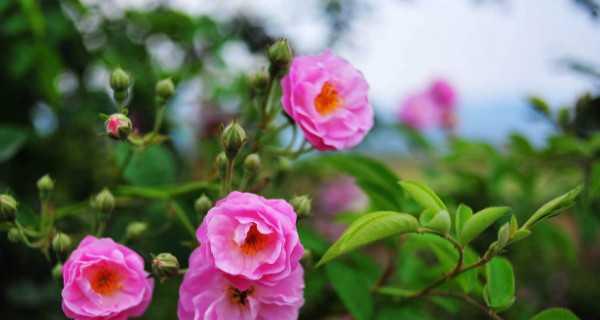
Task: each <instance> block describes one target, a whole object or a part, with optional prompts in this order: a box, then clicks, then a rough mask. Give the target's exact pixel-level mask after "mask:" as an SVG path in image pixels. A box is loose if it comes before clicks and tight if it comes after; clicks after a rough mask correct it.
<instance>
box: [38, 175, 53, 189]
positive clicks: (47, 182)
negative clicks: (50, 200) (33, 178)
mask: <svg viewBox="0 0 600 320" xmlns="http://www.w3.org/2000/svg"><path fill="white" fill-rule="evenodd" d="M37 188H38V190H39V191H40V192H51V191H52V190H54V181H53V180H52V178H50V175H48V174H46V175H44V176H43V177H41V178H40V179H39V180H38V181H37Z"/></svg>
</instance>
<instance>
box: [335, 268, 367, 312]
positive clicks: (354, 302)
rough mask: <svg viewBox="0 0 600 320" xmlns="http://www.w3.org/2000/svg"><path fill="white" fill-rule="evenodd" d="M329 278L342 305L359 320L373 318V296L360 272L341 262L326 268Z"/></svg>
mask: <svg viewBox="0 0 600 320" xmlns="http://www.w3.org/2000/svg"><path fill="white" fill-rule="evenodd" d="M326 272H327V277H329V280H330V281H331V285H332V286H333V289H334V290H335V292H336V294H337V295H338V296H339V297H340V300H342V303H343V304H344V305H345V306H346V308H347V309H348V310H349V311H350V313H351V314H352V315H353V316H354V317H355V318H356V319H357V320H368V319H371V318H372V316H373V309H374V307H373V305H374V302H373V295H372V294H371V291H370V286H369V283H368V281H367V280H366V279H365V278H364V277H362V276H361V274H360V272H357V270H354V269H353V268H351V267H348V266H346V265H344V264H342V263H339V262H333V263H330V264H329V265H327V267H326Z"/></svg>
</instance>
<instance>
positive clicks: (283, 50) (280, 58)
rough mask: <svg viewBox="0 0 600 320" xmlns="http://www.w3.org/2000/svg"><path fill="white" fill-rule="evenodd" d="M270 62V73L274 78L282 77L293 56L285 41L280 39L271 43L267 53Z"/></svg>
mask: <svg viewBox="0 0 600 320" xmlns="http://www.w3.org/2000/svg"><path fill="white" fill-rule="evenodd" d="M267 54H268V56H269V61H270V62H271V72H272V73H273V74H274V75H275V76H278V77H279V76H282V75H284V74H285V73H287V69H288V67H289V65H290V62H291V61H292V58H293V57H294V55H293V54H292V49H291V48H290V45H289V43H288V41H287V40H285V39H281V40H277V41H276V42H275V43H273V44H272V45H271V46H270V47H269V50H268V52H267Z"/></svg>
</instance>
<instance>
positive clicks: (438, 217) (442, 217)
mask: <svg viewBox="0 0 600 320" xmlns="http://www.w3.org/2000/svg"><path fill="white" fill-rule="evenodd" d="M451 224H452V222H451V221H450V214H449V213H448V211H446V210H442V211H440V212H438V213H436V214H435V216H433V218H432V219H431V220H429V221H428V222H427V223H426V224H424V226H425V227H427V228H430V229H433V230H435V231H437V232H439V233H441V234H447V233H448V232H449V231H450V226H451Z"/></svg>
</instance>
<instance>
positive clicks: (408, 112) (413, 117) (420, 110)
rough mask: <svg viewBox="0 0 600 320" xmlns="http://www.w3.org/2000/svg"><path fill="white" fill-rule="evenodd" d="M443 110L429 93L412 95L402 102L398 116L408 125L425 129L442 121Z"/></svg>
mask: <svg viewBox="0 0 600 320" xmlns="http://www.w3.org/2000/svg"><path fill="white" fill-rule="evenodd" d="M440 117H441V110H440V109H439V107H438V105H437V104H436V103H435V101H434V100H433V98H432V96H431V95H430V94H428V93H424V94H423V93H422V94H416V95H411V96H409V97H408V98H406V100H405V101H404V102H403V103H402V106H401V107H400V112H399V113H398V118H399V120H400V122H402V123H404V124H406V125H407V126H409V127H411V128H413V129H418V130H423V129H428V128H431V127H434V126H436V125H438V124H439V123H440Z"/></svg>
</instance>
